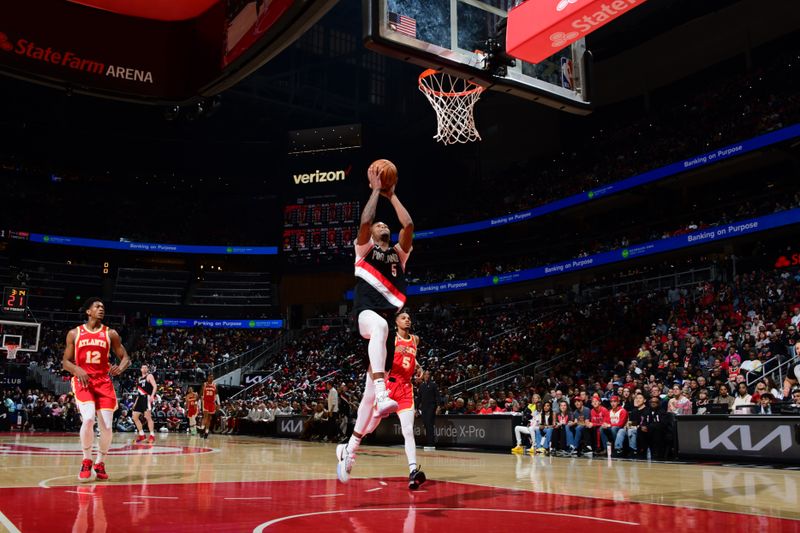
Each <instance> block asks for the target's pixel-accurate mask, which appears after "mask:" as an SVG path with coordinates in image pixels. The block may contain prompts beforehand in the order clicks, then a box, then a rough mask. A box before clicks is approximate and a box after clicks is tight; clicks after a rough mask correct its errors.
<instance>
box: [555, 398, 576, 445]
mask: <svg viewBox="0 0 800 533" xmlns="http://www.w3.org/2000/svg"><path fill="white" fill-rule="evenodd" d="M571 421H572V417H571V416H570V412H569V403H568V402H567V400H561V401H560V402H558V412H557V413H556V417H555V425H554V426H553V437H552V440H551V442H552V443H553V446H552V448H553V449H555V450H556V451H557V452H558V454H559V455H565V454H567V455H568V454H569V452H570V447H569V444H570V439H569V436H568V435H567V427H568V426H569V423H570V422H571Z"/></svg>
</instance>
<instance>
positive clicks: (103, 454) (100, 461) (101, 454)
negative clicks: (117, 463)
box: [94, 450, 108, 464]
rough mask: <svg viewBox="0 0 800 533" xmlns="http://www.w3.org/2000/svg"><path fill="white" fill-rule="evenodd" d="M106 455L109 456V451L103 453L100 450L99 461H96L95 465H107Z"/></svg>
mask: <svg viewBox="0 0 800 533" xmlns="http://www.w3.org/2000/svg"><path fill="white" fill-rule="evenodd" d="M106 455H108V451H105V452H102V451H100V450H98V451H97V461H95V462H94V464H97V463H105V462H106Z"/></svg>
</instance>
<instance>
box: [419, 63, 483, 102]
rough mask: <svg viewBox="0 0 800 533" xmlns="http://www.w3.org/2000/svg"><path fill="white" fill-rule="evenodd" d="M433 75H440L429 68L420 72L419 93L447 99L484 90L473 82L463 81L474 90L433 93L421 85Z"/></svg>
mask: <svg viewBox="0 0 800 533" xmlns="http://www.w3.org/2000/svg"><path fill="white" fill-rule="evenodd" d="M434 74H441V73H440V72H439V71H438V70H436V69H432V68H429V69H428V70H425V71H424V72H422V74H420V75H419V88H420V90H421V91H423V92H426V93H428V94H432V95H434V96H444V97H447V98H455V97H458V96H468V95H470V94H474V93H478V92H483V90H484V88H483V87H481V86H480V85H478V84H477V83H475V82H474V81H469V80H464V83H467V84H469V85H474V88H472V89H468V90H466V91H459V92H445V91H435V90H433V89H431V88H430V87H428V86H427V85H425V84H424V83H423V81H422V80H424V79H425V78H429V77H431V76H433V75H434Z"/></svg>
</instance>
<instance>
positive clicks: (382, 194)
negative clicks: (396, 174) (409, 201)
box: [381, 185, 396, 200]
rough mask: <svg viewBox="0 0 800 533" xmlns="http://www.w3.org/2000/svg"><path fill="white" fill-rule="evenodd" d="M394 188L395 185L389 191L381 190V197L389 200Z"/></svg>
mask: <svg viewBox="0 0 800 533" xmlns="http://www.w3.org/2000/svg"><path fill="white" fill-rule="evenodd" d="M395 187H396V185H392V187H391V188H390V189H381V196H385V197H386V198H388V199H390V200H391V199H392V196H394V188H395Z"/></svg>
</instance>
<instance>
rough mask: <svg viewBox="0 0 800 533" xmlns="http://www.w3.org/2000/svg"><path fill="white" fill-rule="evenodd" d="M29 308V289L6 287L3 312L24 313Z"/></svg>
mask: <svg viewBox="0 0 800 533" xmlns="http://www.w3.org/2000/svg"><path fill="white" fill-rule="evenodd" d="M27 306H28V289H24V288H19V287H5V288H4V289H3V311H6V312H9V313H24V312H25V308H26V307H27Z"/></svg>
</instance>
